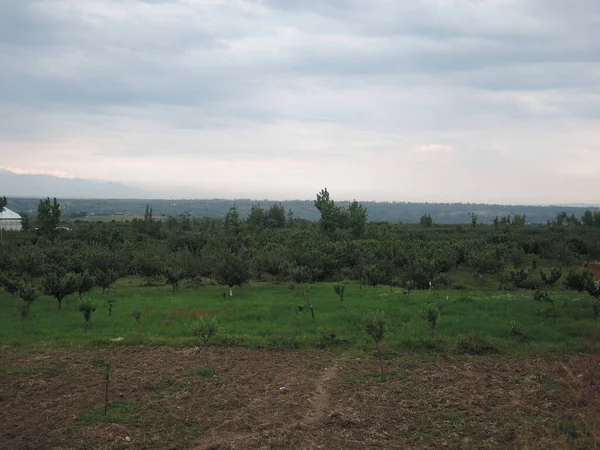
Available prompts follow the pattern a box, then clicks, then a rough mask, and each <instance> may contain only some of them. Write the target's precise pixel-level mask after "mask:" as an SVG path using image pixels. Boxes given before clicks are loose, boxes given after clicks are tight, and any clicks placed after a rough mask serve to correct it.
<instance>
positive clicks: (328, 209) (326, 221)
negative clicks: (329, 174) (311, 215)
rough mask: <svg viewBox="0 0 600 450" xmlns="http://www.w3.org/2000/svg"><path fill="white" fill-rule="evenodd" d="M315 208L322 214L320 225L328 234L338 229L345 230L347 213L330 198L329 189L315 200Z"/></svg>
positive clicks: (319, 194) (322, 191)
mask: <svg viewBox="0 0 600 450" xmlns="http://www.w3.org/2000/svg"><path fill="white" fill-rule="evenodd" d="M314 205H315V208H317V210H318V211H319V212H320V213H321V219H320V220H319V225H320V227H321V229H322V230H323V231H324V232H325V233H326V234H331V233H333V232H334V231H335V230H336V228H344V225H345V224H344V222H345V219H346V211H345V210H344V209H343V208H340V207H339V206H336V204H335V202H334V201H333V199H332V198H331V197H330V196H329V191H328V190H327V188H325V189H321V192H319V193H318V194H317V199H316V200H315V203H314Z"/></svg>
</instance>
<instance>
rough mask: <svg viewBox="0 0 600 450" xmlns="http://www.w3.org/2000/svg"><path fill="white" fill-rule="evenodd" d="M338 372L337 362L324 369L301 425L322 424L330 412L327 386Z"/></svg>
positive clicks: (329, 397)
mask: <svg viewBox="0 0 600 450" xmlns="http://www.w3.org/2000/svg"><path fill="white" fill-rule="evenodd" d="M337 372H338V365H337V362H334V363H333V365H332V366H331V367H329V368H325V372H324V373H323V375H321V376H320V377H319V378H318V379H317V381H316V384H315V390H314V394H313V396H312V398H311V399H310V400H309V402H310V403H311V408H310V410H309V411H308V414H307V415H306V416H305V417H304V420H303V421H302V425H314V424H316V423H318V422H322V421H323V420H325V419H326V418H327V416H328V413H329V412H330V411H331V396H330V394H329V384H330V382H331V380H332V379H333V378H335V376H336V374H337Z"/></svg>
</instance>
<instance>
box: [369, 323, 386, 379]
mask: <svg viewBox="0 0 600 450" xmlns="http://www.w3.org/2000/svg"><path fill="white" fill-rule="evenodd" d="M364 324H365V332H366V333H367V335H369V336H370V337H371V339H373V342H375V345H376V346H377V354H378V356H379V367H380V368H381V376H382V377H383V376H384V371H383V355H382V354H381V348H380V347H379V343H380V342H381V341H382V340H383V338H384V337H385V331H386V325H387V321H386V319H385V313H384V312H383V311H369V312H368V313H367V314H366V315H365V318H364Z"/></svg>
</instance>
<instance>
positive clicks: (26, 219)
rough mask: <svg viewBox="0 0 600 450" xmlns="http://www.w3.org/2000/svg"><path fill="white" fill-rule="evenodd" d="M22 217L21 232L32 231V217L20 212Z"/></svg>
mask: <svg viewBox="0 0 600 450" xmlns="http://www.w3.org/2000/svg"><path fill="white" fill-rule="evenodd" d="M19 215H20V216H21V231H24V232H28V231H31V216H30V215H29V214H28V213H26V212H20V213H19Z"/></svg>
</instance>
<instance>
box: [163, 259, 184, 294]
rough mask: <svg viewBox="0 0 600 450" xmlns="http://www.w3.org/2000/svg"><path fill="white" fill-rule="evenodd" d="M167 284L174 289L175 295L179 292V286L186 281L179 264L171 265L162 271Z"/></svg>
mask: <svg viewBox="0 0 600 450" xmlns="http://www.w3.org/2000/svg"><path fill="white" fill-rule="evenodd" d="M162 273H163V275H164V277H165V279H166V280H167V283H169V284H170V285H171V287H172V288H173V293H175V292H177V291H179V284H180V283H181V280H183V279H184V272H183V269H182V268H181V267H179V266H178V265H177V264H173V263H170V264H168V265H167V266H165V267H164V268H163V271H162Z"/></svg>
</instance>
